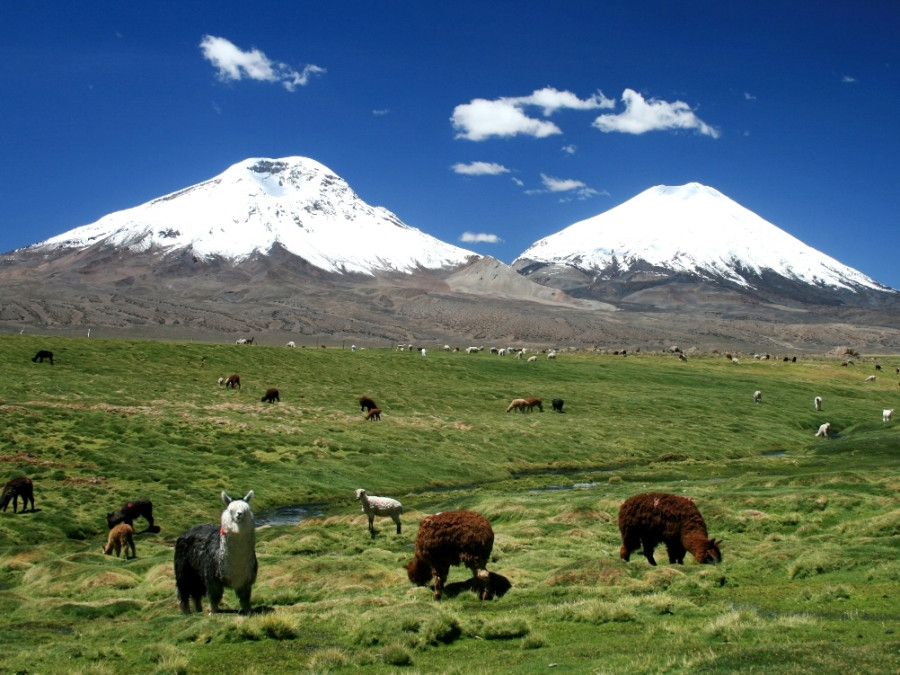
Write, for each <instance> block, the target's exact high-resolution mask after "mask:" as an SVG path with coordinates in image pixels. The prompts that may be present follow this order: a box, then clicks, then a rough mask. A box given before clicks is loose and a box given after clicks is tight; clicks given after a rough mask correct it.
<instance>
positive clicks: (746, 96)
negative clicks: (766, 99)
mask: <svg viewBox="0 0 900 675" xmlns="http://www.w3.org/2000/svg"><path fill="white" fill-rule="evenodd" d="M744 99H745V100H747V101H755V100H756V97H755V96H754V95H753V94H751V93H750V92H749V91H745V92H744Z"/></svg>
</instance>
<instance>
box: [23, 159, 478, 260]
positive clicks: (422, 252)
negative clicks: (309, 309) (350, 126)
mask: <svg viewBox="0 0 900 675" xmlns="http://www.w3.org/2000/svg"><path fill="white" fill-rule="evenodd" d="M97 244H104V245H110V246H115V247H124V248H127V249H130V250H133V251H144V250H159V251H160V252H162V253H163V254H167V253H175V252H181V251H184V250H190V252H191V253H192V254H193V255H194V256H196V257H197V258H200V259H209V258H215V257H220V258H226V259H229V260H233V261H240V260H243V259H246V258H248V257H250V256H251V255H254V254H257V253H259V254H266V253H268V252H269V251H270V250H271V249H272V248H273V247H274V246H276V245H279V246H281V247H283V248H284V249H286V250H287V251H288V252H290V253H293V254H294V255H297V256H299V257H301V258H303V259H305V260H306V261H307V262H309V263H310V264H312V265H314V266H315V267H319V268H321V269H323V270H326V271H329V272H355V273H363V274H372V273H374V272H375V271H378V270H388V271H402V272H411V271H414V270H415V269H417V268H419V267H422V268H426V269H437V268H442V267H451V266H457V265H460V264H462V263H465V262H466V261H468V260H469V259H471V258H472V257H473V256H474V257H478V256H477V254H475V253H473V252H471V251H467V250H465V249H462V248H459V247H457V246H453V245H451V244H447V243H444V242H442V241H440V240H438V239H436V238H434V237H432V236H430V235H427V234H425V233H424V232H422V231H420V230H418V229H416V228H414V227H411V226H409V225H406V224H404V223H403V222H402V221H401V220H400V219H399V218H398V217H397V216H396V215H394V214H393V213H391V212H390V211H388V210H387V209H384V208H382V207H373V206H370V205H369V204H367V203H365V202H364V201H363V200H362V199H360V198H359V197H358V196H357V195H356V193H355V192H354V191H353V190H352V189H351V188H350V186H349V185H348V184H347V182H346V181H345V180H344V179H343V178H341V177H340V176H338V175H337V174H335V173H334V172H333V171H331V170H330V169H328V168H327V167H326V166H324V165H322V164H320V163H319V162H317V161H315V160H312V159H309V158H306V157H285V158H281V159H268V158H251V159H246V160H244V161H242V162H239V163H237V164H234V165H233V166H231V167H229V168H228V169H226V170H225V171H223V172H222V173H221V174H219V175H218V176H215V177H214V178H211V179H209V180H206V181H204V182H202V183H198V184H196V185H192V186H190V187H187V188H184V189H182V190H178V191H177V192H173V193H171V194H168V195H164V196H162V197H158V198H156V199H153V200H151V201H149V202H147V203H145V204H142V205H140V206H136V207H134V208H131V209H126V210H124V211H118V212H115V213H111V214H109V215H108V216H105V217H103V218H101V219H100V220H98V221H97V222H95V223H93V224H90V225H85V226H82V227H79V228H76V229H74V230H71V231H69V232H66V233H63V234H61V235H58V236H56V237H53V238H51V239H48V240H46V241H44V242H41V243H39V244H35V245H34V246H33V247H30V248H51V249H59V248H75V249H78V248H88V247H90V246H94V245H97Z"/></svg>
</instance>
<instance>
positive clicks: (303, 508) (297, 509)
mask: <svg viewBox="0 0 900 675" xmlns="http://www.w3.org/2000/svg"><path fill="white" fill-rule="evenodd" d="M324 506H325V504H304V505H300V504H294V505H292V506H282V507H279V508H277V509H267V510H265V511H260V512H259V513H254V514H253V520H254V522H255V523H256V527H263V526H264V525H269V526H271V527H275V526H277V525H296V524H297V523H299V522H300V521H301V520H306V519H307V518H315V517H316V516H321V515H322V508H323V507H324Z"/></svg>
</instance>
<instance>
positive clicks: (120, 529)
mask: <svg viewBox="0 0 900 675" xmlns="http://www.w3.org/2000/svg"><path fill="white" fill-rule="evenodd" d="M129 548H130V549H131V557H132V558H137V551H136V550H135V548H134V530H133V529H132V527H131V525H126V524H125V523H119V524H118V525H116V526H115V527H114V528H113V529H111V530H110V531H109V536H107V538H106V546H104V547H103V552H104V553H105V554H106V555H111V554H112V552H113V550H115V552H116V557H117V558H118V557H119V555H120V552H121V551H122V549H125V560H128V549H129Z"/></svg>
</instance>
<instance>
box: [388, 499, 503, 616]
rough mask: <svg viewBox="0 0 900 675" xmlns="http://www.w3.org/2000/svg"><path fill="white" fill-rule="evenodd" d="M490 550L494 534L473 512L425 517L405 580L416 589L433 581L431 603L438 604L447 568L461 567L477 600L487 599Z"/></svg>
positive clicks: (485, 521)
mask: <svg viewBox="0 0 900 675" xmlns="http://www.w3.org/2000/svg"><path fill="white" fill-rule="evenodd" d="M493 547H494V530H493V529H492V528H491V524H490V523H489V522H488V521H487V519H486V518H485V517H484V516H482V515H481V514H478V513H475V512H474V511H445V512H443V513H436V514H435V515H433V516H428V517H427V518H426V519H425V520H423V521H422V522H421V523H420V524H419V532H418V534H417V535H416V550H415V557H414V558H413V559H412V560H411V561H410V562H409V563H408V564H407V565H405V568H406V572H407V575H408V576H409V580H410V581H411V582H413V583H414V584H416V585H417V586H424V585H425V584H427V583H428V581H429V580H433V581H434V599H435V600H440V599H441V595H443V592H444V582H445V581H446V580H447V574H449V572H450V566H451V565H459V564H463V565H465V566H466V567H468V568H469V569H470V570H472V576H473V577H474V578H475V581H476V583H477V584H478V587H479V595H478V597H479V598H481V599H482V600H487V599H489V598H490V597H491V588H490V574H489V573H488V571H487V569H485V568H486V566H487V561H488V559H489V558H490V557H491V550H492V549H493Z"/></svg>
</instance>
